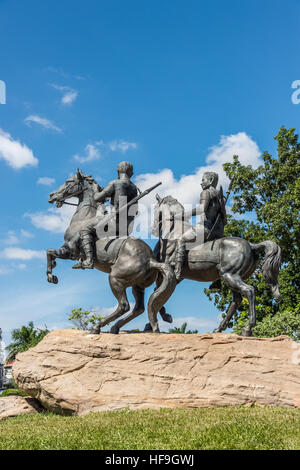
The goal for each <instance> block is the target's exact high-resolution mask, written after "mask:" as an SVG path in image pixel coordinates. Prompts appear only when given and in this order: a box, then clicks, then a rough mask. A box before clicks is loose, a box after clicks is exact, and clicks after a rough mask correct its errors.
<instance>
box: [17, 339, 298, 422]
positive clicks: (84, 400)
mask: <svg viewBox="0 0 300 470" xmlns="http://www.w3.org/2000/svg"><path fill="white" fill-rule="evenodd" d="M297 347H299V345H297V344H296V343H294V342H293V341H292V340H291V339H290V338H288V337H287V336H280V337H277V338H264V339H262V338H244V337H240V336H237V335H234V334H224V333H223V334H222V333H221V334H202V335H197V334H191V335H184V334H181V335H180V334H160V335H155V334H151V333H121V334H120V335H112V334H109V333H102V334H100V335H90V334H89V333H87V332H84V331H77V330H60V331H53V332H51V333H49V334H48V335H47V336H46V337H45V338H44V339H43V340H42V342H41V343H39V344H38V345H37V346H36V347H35V348H32V349H30V350H29V351H26V352H24V353H22V354H19V355H18V356H17V360H16V362H15V364H14V368H13V374H14V378H15V381H16V383H17V384H18V386H19V387H20V388H21V389H22V390H24V391H25V392H27V393H28V394H29V395H31V396H32V397H35V398H37V399H38V400H39V401H40V403H41V404H42V405H43V406H44V407H45V408H47V409H49V410H52V411H54V412H57V413H63V414H73V413H76V414H84V413H88V412H89V411H104V410H116V409H122V408H126V407H129V408H131V409H141V408H160V407H170V408H178V407H203V406H216V405H219V406H227V405H245V404H251V403H256V404H260V405H276V406H285V407H297V408H299V407H300V366H299V365H298V364H297V363H296V361H295V360H294V359H293V358H294V357H295V348H297Z"/></svg>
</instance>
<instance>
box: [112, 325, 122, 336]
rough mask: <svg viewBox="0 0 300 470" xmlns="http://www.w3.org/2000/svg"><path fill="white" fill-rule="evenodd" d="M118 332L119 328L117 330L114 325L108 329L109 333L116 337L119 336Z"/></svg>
mask: <svg viewBox="0 0 300 470" xmlns="http://www.w3.org/2000/svg"><path fill="white" fill-rule="evenodd" d="M119 331H120V328H118V327H117V326H116V325H113V326H112V327H111V329H110V332H111V333H112V334H113V335H118V334H119Z"/></svg>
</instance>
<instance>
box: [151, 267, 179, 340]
mask: <svg viewBox="0 0 300 470" xmlns="http://www.w3.org/2000/svg"><path fill="white" fill-rule="evenodd" d="M150 268H151V269H154V270H156V271H158V272H159V273H160V274H161V276H162V283H161V284H160V286H159V287H158V288H157V289H156V290H155V291H154V292H153V293H152V294H151V296H150V299H149V302H148V317H149V321H150V324H151V326H152V331H154V332H156V331H158V327H157V313H158V311H159V310H160V309H161V308H162V307H163V305H164V304H165V303H166V302H167V301H168V300H169V298H170V297H171V295H172V294H173V292H174V290H175V287H176V284H177V281H176V277H175V274H174V270H173V269H172V268H171V266H170V265H169V264H166V263H159V262H158V261H155V260H154V259H151V260H150Z"/></svg>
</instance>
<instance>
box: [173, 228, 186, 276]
mask: <svg viewBox="0 0 300 470" xmlns="http://www.w3.org/2000/svg"><path fill="white" fill-rule="evenodd" d="M184 258H185V240H184V238H183V237H182V238H179V239H178V240H177V242H176V252H175V268H174V273H175V277H176V279H177V281H179V280H181V275H182V266H183V263H184Z"/></svg>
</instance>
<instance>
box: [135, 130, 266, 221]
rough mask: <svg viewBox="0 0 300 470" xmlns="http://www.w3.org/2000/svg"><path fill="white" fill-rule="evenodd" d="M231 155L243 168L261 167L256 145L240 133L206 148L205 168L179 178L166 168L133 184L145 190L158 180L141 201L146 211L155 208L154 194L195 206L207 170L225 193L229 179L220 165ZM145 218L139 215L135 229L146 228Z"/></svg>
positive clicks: (229, 160)
mask: <svg viewBox="0 0 300 470" xmlns="http://www.w3.org/2000/svg"><path fill="white" fill-rule="evenodd" d="M233 155H238V156H239V159H240V162H241V163H242V164H243V165H252V167H254V168H256V167H257V166H258V165H260V164H261V160H260V155H261V152H260V150H259V148H258V145H257V144H256V142H255V141H254V140H252V139H251V137H249V136H248V135H247V134H246V133H245V132H239V133H237V134H232V135H229V136H221V138H220V142H219V144H218V145H215V146H213V147H211V148H210V149H209V153H208V155H207V157H206V162H205V165H203V166H200V167H198V168H196V169H195V171H194V172H193V173H191V174H188V175H182V176H181V177H180V178H179V179H176V178H175V176H174V173H173V171H172V170H171V169H169V168H165V169H163V170H161V171H159V172H157V173H145V174H142V175H138V176H137V177H136V179H135V183H136V184H137V186H138V187H139V188H140V189H141V191H144V190H145V189H147V188H149V187H151V186H153V185H154V184H156V183H158V182H159V181H161V182H162V185H161V186H159V187H158V188H157V190H156V191H153V192H151V193H150V194H149V195H148V196H147V197H146V198H144V199H142V200H141V203H142V204H144V205H145V206H146V207H147V208H150V207H151V205H152V206H153V205H155V203H156V200H155V194H156V193H158V194H159V195H160V196H161V197H165V196H168V195H172V196H173V197H175V198H176V199H178V201H179V202H181V203H182V204H185V205H190V207H189V209H190V208H191V206H195V205H198V204H199V196H200V192H201V190H202V188H201V186H200V183H201V179H202V175H203V173H204V172H206V171H214V172H216V173H218V174H219V184H221V185H222V186H223V189H225V190H226V188H227V187H228V184H229V180H228V178H227V176H226V174H225V172H224V170H223V163H226V162H231V161H232V160H233V158H232V157H233ZM145 217H148V216H147V214H146V212H145V211H140V215H139V216H138V217H137V219H136V224H135V227H137V225H138V224H139V225H140V226H141V227H147V225H148V218H147V219H146V218H145Z"/></svg>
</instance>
